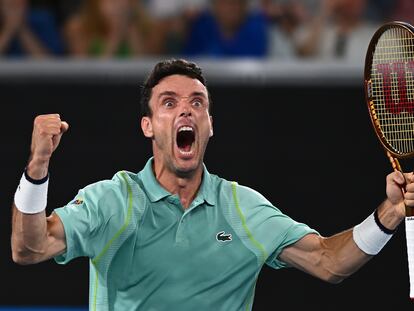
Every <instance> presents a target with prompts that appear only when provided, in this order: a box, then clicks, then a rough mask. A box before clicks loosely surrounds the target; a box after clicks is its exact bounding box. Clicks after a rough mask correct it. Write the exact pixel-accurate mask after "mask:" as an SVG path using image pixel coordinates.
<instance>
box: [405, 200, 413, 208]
mask: <svg viewBox="0 0 414 311" xmlns="http://www.w3.org/2000/svg"><path fill="white" fill-rule="evenodd" d="M404 205H405V206H407V207H414V200H407V199H405V200H404Z"/></svg>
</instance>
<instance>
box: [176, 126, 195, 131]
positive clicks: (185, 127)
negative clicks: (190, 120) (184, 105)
mask: <svg viewBox="0 0 414 311" xmlns="http://www.w3.org/2000/svg"><path fill="white" fill-rule="evenodd" d="M178 131H179V132H182V131H191V132H192V131H193V129H192V128H191V127H189V126H183V127H180V128H179V129H178Z"/></svg>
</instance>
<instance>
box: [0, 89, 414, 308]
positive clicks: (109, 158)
mask: <svg viewBox="0 0 414 311" xmlns="http://www.w3.org/2000/svg"><path fill="white" fill-rule="evenodd" d="M210 91H211V93H212V97H213V101H214V103H213V111H212V112H213V120H214V124H213V125H214V137H213V138H212V139H211V141H210V145H209V147H208V149H207V153H206V157H205V162H206V165H207V167H208V169H209V171H210V172H211V173H215V174H218V175H220V176H222V177H224V178H226V179H229V180H236V181H238V182H239V183H240V184H243V185H247V186H249V187H252V188H254V189H256V190H257V191H259V192H261V193H262V194H263V195H265V196H266V197H267V198H268V199H269V200H270V201H271V202H273V204H274V205H275V206H277V207H278V208H280V209H281V210H282V211H283V212H285V213H286V214H288V215H290V216H291V217H293V218H294V219H296V220H298V221H301V222H305V223H307V224H308V225H309V226H311V227H313V228H315V229H317V230H318V231H319V232H320V233H321V234H322V235H325V236H328V235H331V234H334V233H337V232H339V231H342V230H345V229H347V228H350V227H352V226H354V225H355V224H357V223H359V222H361V221H362V220H363V219H365V218H366V217H367V216H368V215H369V214H370V213H371V212H372V211H373V209H374V208H375V207H376V206H377V205H378V204H380V203H381V201H382V200H383V199H384V197H385V176H386V174H388V173H390V172H391V167H390V165H389V163H388V160H387V159H386V157H385V154H384V152H383V150H382V148H381V146H380V144H379V142H378V141H377V138H376V137H375V134H374V132H373V129H372V128H371V124H370V120H369V116H368V112H367V109H366V106H365V101H364V93H363V88H362V84H361V85H357V84H355V85H350V86H332V85H331V86H327V87H324V86H288V85H284V86H280V85H279V86H272V85H265V84H263V85H260V84H255V85H252V86H251V85H249V84H248V83H245V84H243V85H235V84H233V85H232V84H229V85H225V86H223V85H222V86H219V85H212V86H211V87H210ZM0 94H1V97H0V98H1V101H0V107H1V108H0V109H1V122H0V133H1V151H0V152H1V162H0V163H1V172H2V174H1V176H2V177H1V186H2V187H1V189H2V195H1V197H2V199H3V200H2V202H3V205H4V206H3V212H2V217H0V219H1V224H0V226H1V227H0V228H1V229H0V230H1V232H0V239H1V240H0V242H1V244H0V245H1V254H2V255H1V256H0V260H1V262H0V272H1V280H2V281H3V282H2V286H1V288H2V289H1V290H0V305H87V301H88V262H87V260H86V259H83V258H82V259H77V260H74V261H73V262H71V263H70V264H68V265H66V266H60V265H57V264H56V263H54V261H49V262H44V263H41V264H38V265H33V266H19V265H17V264H14V263H13V262H12V259H11V253H10V230H11V228H10V206H11V203H12V200H13V195H14V191H15V189H16V187H17V184H18V181H19V179H20V176H21V174H22V171H23V169H24V167H25V165H26V161H27V158H28V156H29V147H30V138H31V130H32V124H33V119H34V117H35V116H36V115H37V114H42V113H55V112H58V113H60V114H61V117H62V119H63V120H66V121H67V122H68V123H69V124H70V129H69V132H68V133H67V134H65V136H64V137H63V140H62V142H61V145H60V146H59V148H58V150H57V151H56V153H55V154H54V156H53V161H52V164H51V168H50V187H49V200H48V202H49V206H48V212H50V211H51V210H52V209H53V208H54V207H58V206H62V205H64V204H66V203H67V202H68V201H70V200H71V199H72V198H73V197H74V195H75V194H76V193H77V190H78V189H79V188H81V187H84V186H85V185H87V184H89V183H92V182H95V181H97V180H101V179H106V178H111V177H112V175H113V174H114V173H115V172H116V171H118V170H122V169H125V170H130V171H134V172H137V171H139V170H141V168H142V167H143V165H144V164H145V162H146V161H147V159H148V157H149V156H150V155H151V149H150V143H149V141H146V140H145V139H144V138H143V136H142V134H141V130H140V125H139V121H140V117H139V105H138V101H139V81H138V82H137V83H108V82H105V83H101V82H98V83H86V84H84V83H76V82H73V81H72V82H69V83H50V81H49V82H48V81H37V82H33V81H31V82H24V81H22V82H20V83H16V82H10V83H8V82H7V81H2V82H1V83H0ZM402 164H403V167H404V168H405V169H406V170H411V169H412V163H409V162H408V163H407V162H403V163H402ZM177 264H180V263H177ZM362 305H364V306H369V309H370V310H375V309H377V310H409V309H412V308H413V307H414V305H413V304H412V303H411V301H410V300H409V280H408V270H407V256H406V245H405V228H404V225H401V226H400V228H399V230H398V231H397V233H396V234H395V236H394V237H393V239H392V240H391V241H390V242H389V244H388V245H387V246H386V247H385V248H384V249H383V251H382V252H381V253H380V254H379V255H378V256H376V257H374V258H373V259H372V260H371V261H370V262H369V263H368V264H367V265H366V266H364V267H363V268H361V269H360V271H359V272H357V273H356V274H354V275H353V276H351V277H350V278H348V279H347V280H345V281H344V282H342V283H341V284H339V285H331V284H328V283H324V282H322V281H320V280H318V279H315V278H313V277H311V276H308V275H306V274H304V273H302V272H300V271H297V270H294V269H284V270H278V271H276V270H272V269H270V268H268V267H264V269H263V270H262V273H261V275H260V278H259V281H258V284H257V288H256V299H255V304H254V310H280V309H283V308H286V309H289V310H299V309H302V308H304V309H305V308H306V309H310V310H332V309H334V310H348V309H349V310H351V309H354V310H357V309H359V308H361V307H362Z"/></svg>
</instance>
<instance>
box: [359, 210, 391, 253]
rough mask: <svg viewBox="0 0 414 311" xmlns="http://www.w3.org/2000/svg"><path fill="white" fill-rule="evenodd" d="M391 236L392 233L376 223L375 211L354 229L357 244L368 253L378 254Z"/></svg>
mask: <svg viewBox="0 0 414 311" xmlns="http://www.w3.org/2000/svg"><path fill="white" fill-rule="evenodd" d="M391 237H392V234H386V233H385V232H383V231H382V230H381V229H380V227H379V226H378V225H377V224H376V222H375V218H374V213H372V214H371V215H369V216H368V217H367V219H365V220H364V221H363V222H361V223H360V224H359V225H356V226H355V227H354V230H353V238H354V241H355V243H356V245H358V247H359V248H360V249H361V250H362V251H363V252H364V253H366V254H368V255H376V254H378V253H379V252H380V251H381V249H382V248H383V247H384V246H385V244H387V242H388V241H389V240H390V239H391Z"/></svg>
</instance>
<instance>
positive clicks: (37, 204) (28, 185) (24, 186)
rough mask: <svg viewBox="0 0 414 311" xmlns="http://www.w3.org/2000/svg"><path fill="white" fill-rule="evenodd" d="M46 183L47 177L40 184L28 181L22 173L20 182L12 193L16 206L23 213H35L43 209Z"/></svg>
mask: <svg viewBox="0 0 414 311" xmlns="http://www.w3.org/2000/svg"><path fill="white" fill-rule="evenodd" d="M48 185H49V178H47V179H46V180H45V181H44V182H43V183H41V184H35V183H32V182H30V181H28V180H27V179H26V176H25V174H24V173H23V176H22V178H21V179H20V184H19V186H18V187H17V190H16V193H15V194H14V204H15V205H16V208H17V209H18V210H19V211H20V212H22V213H25V214H37V213H40V212H42V211H43V210H45V209H46V205H47V188H48Z"/></svg>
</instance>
